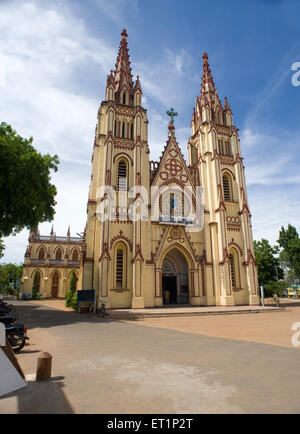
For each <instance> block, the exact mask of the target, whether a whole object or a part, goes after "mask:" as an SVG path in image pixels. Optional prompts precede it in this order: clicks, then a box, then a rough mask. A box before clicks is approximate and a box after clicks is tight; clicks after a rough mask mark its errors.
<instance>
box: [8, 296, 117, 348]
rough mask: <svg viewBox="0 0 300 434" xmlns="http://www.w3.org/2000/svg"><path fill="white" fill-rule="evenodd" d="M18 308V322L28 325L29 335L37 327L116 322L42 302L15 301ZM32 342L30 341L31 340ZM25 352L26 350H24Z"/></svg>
mask: <svg viewBox="0 0 300 434" xmlns="http://www.w3.org/2000/svg"><path fill="white" fill-rule="evenodd" d="M14 305H15V306H16V309H17V321H16V322H17V323H24V324H26V326H27V327H28V335H29V337H30V330H32V329H35V328H49V327H57V326H64V325H69V324H78V323H93V322H94V323H101V322H102V323H107V322H110V321H113V322H116V321H117V320H116V319H111V320H110V318H109V316H108V317H106V318H101V317H98V316H95V315H92V316H88V315H87V314H85V313H81V314H79V313H77V312H68V311H63V310H58V309H54V308H51V307H49V306H43V304H42V302H41V304H35V303H30V302H26V301H24V302H23V301H17V302H14ZM29 342H30V341H29ZM22 352H23V353H24V352H26V350H23V351H22Z"/></svg>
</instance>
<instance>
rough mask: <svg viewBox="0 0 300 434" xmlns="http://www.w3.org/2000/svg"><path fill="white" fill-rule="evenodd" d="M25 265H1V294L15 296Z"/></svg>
mask: <svg viewBox="0 0 300 434" xmlns="http://www.w3.org/2000/svg"><path fill="white" fill-rule="evenodd" d="M22 271H23V265H16V264H1V265H0V293H4V294H13V293H14V292H15V293H17V292H18V288H17V283H18V282H19V281H20V279H21V277H22Z"/></svg>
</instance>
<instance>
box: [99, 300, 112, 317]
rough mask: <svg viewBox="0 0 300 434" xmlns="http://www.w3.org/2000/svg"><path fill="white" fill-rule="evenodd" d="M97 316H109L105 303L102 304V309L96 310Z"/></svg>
mask: <svg viewBox="0 0 300 434" xmlns="http://www.w3.org/2000/svg"><path fill="white" fill-rule="evenodd" d="M96 314H97V315H98V316H102V318H105V317H106V316H109V313H108V312H106V308H105V303H102V304H101V306H100V308H99V309H97V310H96Z"/></svg>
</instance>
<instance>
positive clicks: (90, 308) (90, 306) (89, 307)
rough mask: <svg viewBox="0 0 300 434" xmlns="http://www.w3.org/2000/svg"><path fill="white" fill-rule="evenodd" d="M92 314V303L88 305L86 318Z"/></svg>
mask: <svg viewBox="0 0 300 434" xmlns="http://www.w3.org/2000/svg"><path fill="white" fill-rule="evenodd" d="M93 313H94V303H89V306H88V308H87V311H86V314H87V315H88V316H91V315H93Z"/></svg>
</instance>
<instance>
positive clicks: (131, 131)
mask: <svg viewBox="0 0 300 434" xmlns="http://www.w3.org/2000/svg"><path fill="white" fill-rule="evenodd" d="M130 138H131V139H133V124H131V126H130Z"/></svg>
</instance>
